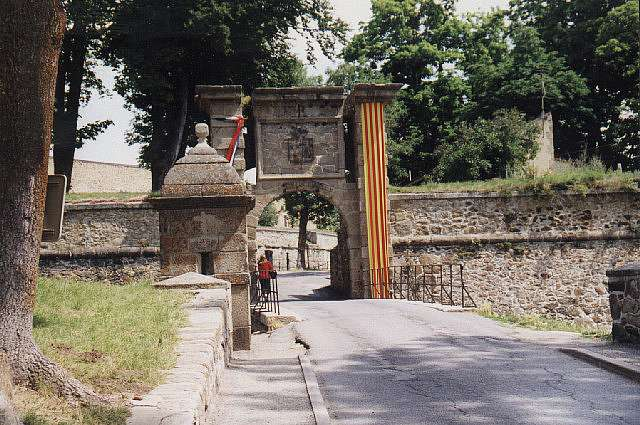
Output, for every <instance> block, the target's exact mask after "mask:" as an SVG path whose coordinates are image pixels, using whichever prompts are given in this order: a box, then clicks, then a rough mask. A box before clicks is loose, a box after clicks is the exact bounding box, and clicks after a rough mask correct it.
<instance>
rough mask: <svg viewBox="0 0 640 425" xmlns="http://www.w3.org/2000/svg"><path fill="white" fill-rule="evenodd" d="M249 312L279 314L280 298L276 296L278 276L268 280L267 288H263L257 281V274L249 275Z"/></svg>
mask: <svg viewBox="0 0 640 425" xmlns="http://www.w3.org/2000/svg"><path fill="white" fill-rule="evenodd" d="M249 295H250V304H251V312H252V313H253V314H260V313H261V312H271V313H276V314H278V315H279V314H280V297H279V296H278V276H277V275H276V276H275V277H273V278H271V279H269V288H263V286H262V285H261V283H260V280H259V279H258V273H252V274H251V285H250V287H249Z"/></svg>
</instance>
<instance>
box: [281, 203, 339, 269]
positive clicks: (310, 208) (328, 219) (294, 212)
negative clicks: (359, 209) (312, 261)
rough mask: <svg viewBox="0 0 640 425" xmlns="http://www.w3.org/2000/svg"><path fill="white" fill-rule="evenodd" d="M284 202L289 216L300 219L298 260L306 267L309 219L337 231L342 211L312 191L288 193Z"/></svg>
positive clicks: (322, 226) (319, 226)
mask: <svg viewBox="0 0 640 425" xmlns="http://www.w3.org/2000/svg"><path fill="white" fill-rule="evenodd" d="M284 203H285V208H286V210H287V213H288V214H289V216H290V217H292V218H296V219H297V220H298V261H299V263H300V267H302V268H303V269H305V268H306V267H307V261H306V252H307V225H308V223H309V221H313V222H314V223H315V224H316V225H317V226H318V228H320V229H327V230H333V231H335V230H337V229H338V228H339V227H340V213H339V212H338V210H337V208H336V207H334V206H333V204H331V202H329V201H327V200H326V199H324V198H323V197H321V196H319V195H317V194H315V193H312V192H291V193H287V194H286V195H285V196H284Z"/></svg>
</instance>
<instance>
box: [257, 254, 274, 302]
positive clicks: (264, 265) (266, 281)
mask: <svg viewBox="0 0 640 425" xmlns="http://www.w3.org/2000/svg"><path fill="white" fill-rule="evenodd" d="M273 271H274V270H273V264H271V261H269V260H267V257H265V256H264V255H261V256H260V259H259V260H258V280H259V281H260V290H261V292H262V295H263V296H264V297H265V298H266V297H267V296H268V294H269V293H270V292H271V274H272V273H273Z"/></svg>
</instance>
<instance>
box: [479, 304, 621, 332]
mask: <svg viewBox="0 0 640 425" xmlns="http://www.w3.org/2000/svg"><path fill="white" fill-rule="evenodd" d="M476 312H477V313H478V314H479V315H480V316H482V317H486V318H489V319H493V320H495V321H497V322H500V323H504V324H508V325H516V326H520V327H523V328H528V329H534V330H536V331H562V332H574V333H578V334H580V335H582V336H584V337H587V338H601V339H607V338H609V336H610V331H611V329H609V328H608V327H607V328H604V327H600V326H587V325H579V324H576V323H573V322H570V321H568V320H560V319H552V318H549V317H543V316H538V315H535V314H498V313H496V312H494V311H493V310H492V309H491V306H490V305H488V304H485V305H483V306H481V307H480V308H479V309H478V310H476Z"/></svg>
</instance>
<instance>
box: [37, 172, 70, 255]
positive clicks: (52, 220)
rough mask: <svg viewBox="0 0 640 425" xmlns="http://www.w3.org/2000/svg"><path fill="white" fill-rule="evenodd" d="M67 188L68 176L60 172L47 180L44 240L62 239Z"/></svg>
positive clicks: (43, 224) (43, 226) (43, 225)
mask: <svg viewBox="0 0 640 425" xmlns="http://www.w3.org/2000/svg"><path fill="white" fill-rule="evenodd" d="M66 189H67V177H66V176H64V175H59V174H54V175H51V176H49V179H48V180H47V199H46V201H45V204H44V221H43V223H42V242H55V241H57V240H58V239H60V234H61V233H62V217H63V215H64V197H65V194H66Z"/></svg>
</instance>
